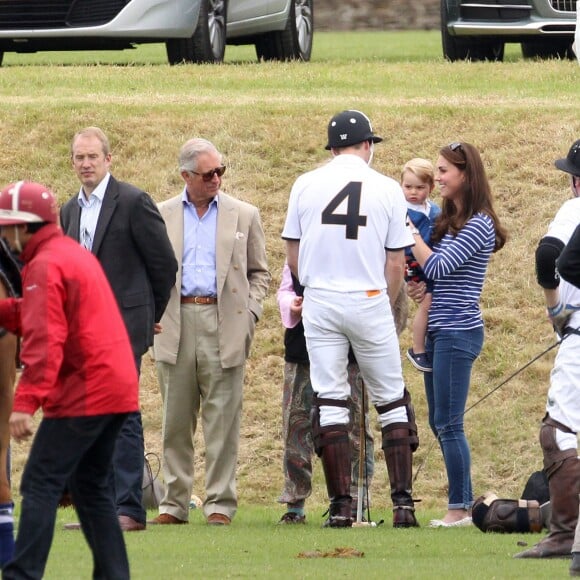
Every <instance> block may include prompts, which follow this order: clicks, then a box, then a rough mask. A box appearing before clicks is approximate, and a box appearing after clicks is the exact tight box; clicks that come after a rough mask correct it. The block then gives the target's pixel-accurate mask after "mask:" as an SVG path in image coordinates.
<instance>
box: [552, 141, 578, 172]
mask: <svg viewBox="0 0 580 580" xmlns="http://www.w3.org/2000/svg"><path fill="white" fill-rule="evenodd" d="M554 165H556V167H557V168H558V169H560V170H561V171H565V172H566V173H571V174H572V175H580V139H578V141H575V142H574V143H573V144H572V147H570V151H568V155H567V156H566V157H564V158H563V159H556V161H555V162H554Z"/></svg>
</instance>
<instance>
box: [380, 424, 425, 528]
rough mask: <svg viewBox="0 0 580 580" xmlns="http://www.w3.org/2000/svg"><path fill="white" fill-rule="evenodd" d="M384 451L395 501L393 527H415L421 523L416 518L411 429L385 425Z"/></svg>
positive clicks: (383, 431)
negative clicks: (392, 427) (393, 427)
mask: <svg viewBox="0 0 580 580" xmlns="http://www.w3.org/2000/svg"><path fill="white" fill-rule="evenodd" d="M382 433H383V451H384V453H385V461H386V463H387V471H388V473H389V483H390V486H391V500H392V502H393V527H394V528H415V527H419V523H418V522H417V519H416V518H415V503H414V501H413V496H412V490H413V453H412V451H411V445H410V444H409V429H407V428H396V429H391V430H389V428H388V426H387V427H383V429H382Z"/></svg>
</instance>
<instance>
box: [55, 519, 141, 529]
mask: <svg viewBox="0 0 580 580" xmlns="http://www.w3.org/2000/svg"><path fill="white" fill-rule="evenodd" d="M119 526H121V529H122V530H123V531H124V532H141V531H142V530H144V529H145V524H142V523H141V522H138V521H136V520H134V519H133V518H131V517H129V516H119ZM64 529H65V530H80V529H81V524H80V523H78V522H75V523H73V524H65V525H64Z"/></svg>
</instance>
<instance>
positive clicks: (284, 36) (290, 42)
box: [256, 0, 314, 61]
mask: <svg viewBox="0 0 580 580" xmlns="http://www.w3.org/2000/svg"><path fill="white" fill-rule="evenodd" d="M313 36H314V6H313V0H291V2H290V10H289V12H288V20H287V21H286V27H285V28H284V30H276V31H274V32H268V33H267V34H262V35H260V36H259V37H258V38H257V39H256V54H257V55H258V59H259V60H303V61H309V60H310V56H311V54H312V39H313Z"/></svg>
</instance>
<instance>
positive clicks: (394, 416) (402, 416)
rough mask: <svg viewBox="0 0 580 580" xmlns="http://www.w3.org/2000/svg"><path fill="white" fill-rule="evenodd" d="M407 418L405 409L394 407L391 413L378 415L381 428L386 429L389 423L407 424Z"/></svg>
mask: <svg viewBox="0 0 580 580" xmlns="http://www.w3.org/2000/svg"><path fill="white" fill-rule="evenodd" d="M408 420H409V417H408V416H407V409H406V408H405V407H396V408H395V409H392V410H391V411H387V412H386V413H383V414H382V415H379V421H380V423H381V427H386V426H387V425H390V424H391V423H407V421H408Z"/></svg>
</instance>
